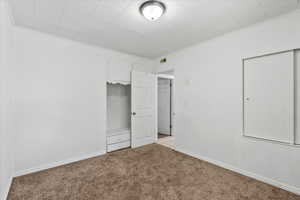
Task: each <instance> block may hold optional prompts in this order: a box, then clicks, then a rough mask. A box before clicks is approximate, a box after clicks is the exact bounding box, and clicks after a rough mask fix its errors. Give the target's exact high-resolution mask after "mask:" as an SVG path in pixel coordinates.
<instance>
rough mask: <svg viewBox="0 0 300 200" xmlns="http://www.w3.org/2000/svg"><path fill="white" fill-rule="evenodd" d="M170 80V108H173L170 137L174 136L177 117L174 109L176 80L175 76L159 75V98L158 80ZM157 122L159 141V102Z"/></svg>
mask: <svg viewBox="0 0 300 200" xmlns="http://www.w3.org/2000/svg"><path fill="white" fill-rule="evenodd" d="M160 78H161V79H168V80H170V81H171V86H170V87H171V90H170V91H171V95H170V97H171V98H170V106H171V109H170V123H171V124H170V125H171V128H170V136H174V127H175V126H174V122H175V120H174V116H175V111H174V107H175V101H174V99H175V87H174V82H175V81H174V79H175V76H174V75H169V74H157V91H156V92H157V97H158V79H160ZM156 121H157V134H156V135H157V136H156V137H157V140H158V101H157V105H156Z"/></svg>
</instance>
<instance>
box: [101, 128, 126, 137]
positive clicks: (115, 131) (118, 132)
mask: <svg viewBox="0 0 300 200" xmlns="http://www.w3.org/2000/svg"><path fill="white" fill-rule="evenodd" d="M106 134H107V136H114V135H122V134H130V128H120V129H110V130H107V131H106Z"/></svg>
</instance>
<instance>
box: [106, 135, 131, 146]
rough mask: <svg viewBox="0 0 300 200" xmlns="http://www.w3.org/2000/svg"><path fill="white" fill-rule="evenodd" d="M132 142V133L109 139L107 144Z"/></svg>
mask: <svg viewBox="0 0 300 200" xmlns="http://www.w3.org/2000/svg"><path fill="white" fill-rule="evenodd" d="M128 140H130V133H127V134H121V135H113V136H108V137H107V144H115V143H120V142H125V141H128Z"/></svg>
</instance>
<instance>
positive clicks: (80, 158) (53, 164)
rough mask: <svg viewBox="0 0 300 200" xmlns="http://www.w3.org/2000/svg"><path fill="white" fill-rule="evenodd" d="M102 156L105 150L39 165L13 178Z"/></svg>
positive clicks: (22, 171)
mask: <svg viewBox="0 0 300 200" xmlns="http://www.w3.org/2000/svg"><path fill="white" fill-rule="evenodd" d="M103 154H106V151H105V150H104V151H99V152H96V153H92V154H88V155H84V156H80V157H76V158H70V159H66V160H62V161H57V162H53V163H49V164H45V165H41V166H38V167H33V168H29V169H24V170H19V171H16V172H15V177H18V176H23V175H26V174H31V173H34V172H39V171H42V170H46V169H51V168H54V167H58V166H61V165H66V164H70V163H73V162H77V161H80V160H85V159H88V158H93V157H96V156H101V155H103Z"/></svg>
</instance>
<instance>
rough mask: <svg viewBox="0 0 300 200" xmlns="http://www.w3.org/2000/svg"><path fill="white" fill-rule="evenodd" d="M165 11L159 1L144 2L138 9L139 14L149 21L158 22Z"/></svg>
mask: <svg viewBox="0 0 300 200" xmlns="http://www.w3.org/2000/svg"><path fill="white" fill-rule="evenodd" d="M165 10H166V7H165V5H164V4H163V3H161V2H159V1H146V2H145V3H143V4H142V5H141V7H140V12H141V14H142V15H143V16H144V17H145V18H146V19H148V20H150V21H156V20H158V19H159V18H160V17H161V16H162V15H163V14H164V12H165Z"/></svg>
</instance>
